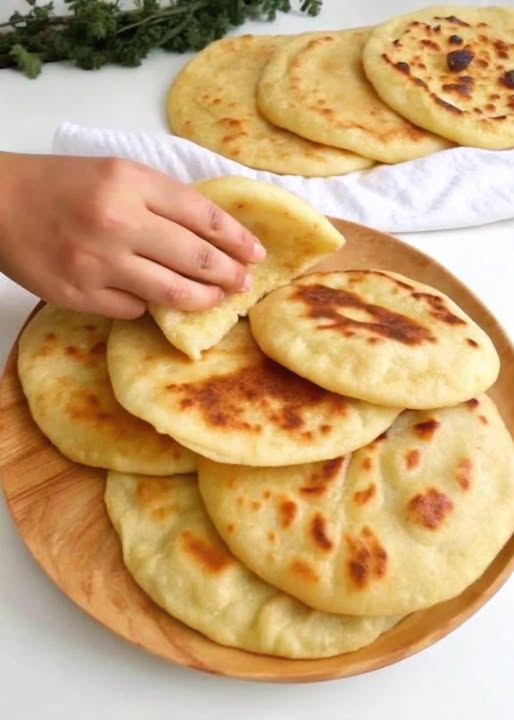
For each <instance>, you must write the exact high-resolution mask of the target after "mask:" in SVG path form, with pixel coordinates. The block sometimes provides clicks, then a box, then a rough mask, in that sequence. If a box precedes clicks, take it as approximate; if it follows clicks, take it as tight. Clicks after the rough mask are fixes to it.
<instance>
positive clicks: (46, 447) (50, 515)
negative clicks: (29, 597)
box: [0, 221, 514, 682]
mask: <svg viewBox="0 0 514 720" xmlns="http://www.w3.org/2000/svg"><path fill="white" fill-rule="evenodd" d="M334 222H335V224H336V226H337V227H338V228H339V229H340V230H341V231H342V232H343V233H344V235H345V236H346V238H347V241H348V242H347V244H346V246H345V247H344V248H343V249H342V251H341V252H339V253H338V254H337V255H336V256H333V257H332V258H331V259H330V261H326V262H324V263H323V264H322V265H321V266H320V267H322V268H323V269H335V268H341V269H342V268H348V267H354V268H356V267H363V268H366V267H369V268H378V269H384V270H394V271H396V272H399V273H403V274H405V275H407V276H410V277H412V278H414V279H417V280H420V281H422V282H425V283H427V284H429V285H434V286H435V287H437V288H439V289H440V290H441V291H443V292H444V293H447V294H448V295H449V296H450V297H452V298H453V299H454V300H455V301H456V302H457V303H458V304H459V305H460V306H461V307H462V308H463V309H464V310H465V311H466V312H467V313H468V314H469V315H470V316H471V317H472V318H473V319H474V320H475V321H476V322H477V323H478V324H479V325H481V326H482V327H483V328H484V329H485V330H486V331H487V332H488V333H489V335H490V336H491V338H492V339H493V341H494V343H495V345H496V348H497V349H498V352H499V353H500V356H501V358H502V368H503V369H502V372H501V375H500V378H499V380H498V382H497V383H496V385H495V386H494V388H493V389H492V390H491V393H490V394H491V396H492V398H493V399H494V400H495V402H496V403H497V405H498V407H499V409H500V412H501V414H502V416H503V418H504V420H505V422H506V424H507V426H508V428H509V430H510V432H511V433H513V431H514V400H513V393H512V389H513V387H514V349H513V347H512V345H511V344H510V342H509V339H508V337H506V335H505V332H504V331H503V330H502V328H501V327H500V326H499V325H498V323H497V322H496V320H495V319H494V318H493V317H492V316H491V314H490V313H489V312H488V311H487V310H486V308H485V307H484V306H483V305H482V304H481V303H480V302H479V301H478V300H477V299H476V298H475V297H474V296H473V295H472V294H471V293H470V292H469V290H467V289H466V288H465V287H464V286H463V285H462V284H461V283H460V282H459V281H458V280H457V279H456V278H454V277H453V276H452V275H451V274H450V273H449V272H447V271H446V270H445V269H444V268H443V267H441V266H440V265H438V264H437V263H436V262H434V261H433V260H431V259H430V258H428V257H427V256H425V255H423V254H422V253H420V252H418V251H417V250H414V249H413V248H411V247H409V246H408V245H405V244H403V243H402V242H400V241H399V240H396V239H395V238H392V237H390V236H388V235H383V234H381V233H378V232H376V231H374V230H370V229H368V228H364V227H361V226H358V225H354V224H352V223H347V222H342V221H334ZM0 472H1V475H2V484H3V489H4V492H5V495H6V498H7V503H8V505H9V509H10V511H11V514H12V516H13V518H14V521H15V523H16V525H17V527H18V530H19V532H20V535H21V536H22V537H23V539H24V540H25V542H26V544H27V546H28V547H29V549H30V551H31V552H32V554H33V555H34V557H35V558H36V560H37V561H38V562H39V563H40V565H41V566H42V567H43V568H44V570H45V571H46V572H47V573H48V575H49V576H50V577H51V578H52V580H54V582H55V583H56V584H57V585H58V586H59V587H60V588H61V590H62V591H63V592H65V593H66V594H67V595H68V596H69V597H70V598H71V599H72V600H73V601H74V602H75V603H77V605H79V606H80V607H81V608H82V609H83V610H85V611H86V612H87V613H89V614H90V615H91V616H92V617H93V618H95V619H96V620H98V621H99V622H101V623H103V624H104V625H105V626H106V627H108V628H110V629H111V630H113V631H114V632H115V633H117V634H118V635H121V636H122V637H124V638H126V639H127V640H129V641H130V642H132V643H134V644H136V645H138V646H139V647H142V648H144V649H145V650H148V651H149V652H151V653H154V654H156V655H159V656H161V657H162V658H165V659H166V660H171V661H172V662H175V663H178V664H180V665H185V666H188V667H191V668H195V669H197V670H204V671H207V672H211V673H217V674H220V675H227V676H231V677H239V678H246V679H253V680H272V681H276V682H307V681H314V680H326V679H330V678H340V677H348V676H350V675H356V674H358V673H362V672H366V671H368V670H374V669H376V668H380V667H384V666H385V665H390V664H391V663H394V662H396V661H397V660H400V659H402V658H405V657H407V656H408V655H412V654H413V653H416V652H419V651H420V650H422V649H423V648H425V647H427V646H429V645H431V644H432V643H434V642H435V641H436V640H439V639H440V638H442V637H443V636H445V635H447V634H448V633H449V632H450V631H452V630H453V629H454V628H456V627H457V626H458V625H460V624H461V623H463V622H464V621H465V620H466V619H467V618H468V617H469V616H470V615H472V614H473V613H474V612H475V611H476V610H477V609H478V608H479V607H480V606H481V605H483V604H484V603H485V602H486V601H487V600H488V599H489V598H490V597H491V596H492V595H493V594H494V593H495V592H496V590H498V588H499V587H500V586H501V585H502V584H503V583H504V582H505V580H506V579H507V578H508V576H509V575H510V573H511V572H512V571H513V570H514V536H513V537H512V538H511V539H510V541H509V542H508V543H507V545H506V546H505V547H504V548H503V550H502V551H501V552H500V553H499V555H498V556H497V557H496V558H495V560H494V561H493V562H492V563H491V565H490V566H489V568H488V569H487V570H486V572H485V573H484V574H483V575H482V577H481V578H480V579H479V580H477V581H476V582H475V583H474V584H473V585H472V586H471V587H469V588H468V589H467V590H466V591H465V592H464V593H462V594H461V595H459V596H458V597H457V598H454V599H453V600H449V601H447V602H444V603H440V604H439V605H436V606H434V607H433V608H430V609H428V610H424V611H422V612H417V613H414V614H413V615H411V616H409V617H408V618H407V619H405V620H404V621H403V622H401V623H400V624H399V625H398V626H397V627H396V628H394V629H393V630H391V631H389V632H388V633H386V634H385V635H383V636H382V637H381V638H379V639H378V640H377V641H376V642H374V643H373V644H372V645H370V646H369V647H367V648H364V649H362V650H359V651H357V652H353V653H348V654H345V655H339V656H337V657H333V658H328V659H321V660H287V659H282V658H274V657H269V656H264V655H255V654H253V653H249V652H244V651H241V650H235V649H233V648H227V647H223V646H221V645H217V644H216V643H214V642H211V641H210V640H208V639H207V638H205V637H203V636H202V635H200V634H199V633H197V632H195V631H193V630H190V629H189V628H187V627H186V626H184V625H182V624H181V623H180V622H178V621H176V620H174V619H173V618H172V617H170V616H169V615H167V614H166V613H165V612H164V611H162V610H160V609H159V608H158V607H157V606H156V605H155V604H154V603H153V602H152V601H151V600H150V599H149V598H148V597H146V595H145V594H144V593H143V592H142V591H141V590H140V589H139V588H138V587H137V585H136V584H135V583H134V582H133V580H132V579H131V578H130V576H129V575H128V573H127V572H126V570H125V568H124V566H123V564H122V560H121V552H120V546H119V542H118V538H117V536H116V535H115V533H114V530H113V529H112V527H111V525H110V523H109V520H108V518H107V514H106V512H105V509H104V504H103V491H104V477H105V474H104V472H103V471H100V470H95V469H92V468H87V467H84V466H81V465H77V464H74V463H71V462H69V461H68V460H66V459H65V458H64V457H62V456H61V455H60V453H59V452H58V451H57V450H56V449H55V448H54V447H53V446H52V445H51V444H50V443H49V442H48V440H46V438H45V437H43V435H42V434H41V433H40V432H39V430H38V429H37V427H36V426H35V425H34V423H33V421H32V419H31V417H30V414H29V411H28V407H27V404H26V402H25V400H24V397H23V393H22V391H21V387H20V384H19V381H18V378H17V374H16V347H14V348H13V350H12V352H11V355H10V357H9V360H8V363H7V367H6V370H5V374H4V377H3V379H2V382H1V385H0Z"/></svg>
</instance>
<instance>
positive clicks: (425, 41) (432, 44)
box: [419, 38, 441, 50]
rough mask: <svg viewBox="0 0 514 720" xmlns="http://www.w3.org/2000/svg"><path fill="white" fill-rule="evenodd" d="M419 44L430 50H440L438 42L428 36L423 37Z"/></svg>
mask: <svg viewBox="0 0 514 720" xmlns="http://www.w3.org/2000/svg"><path fill="white" fill-rule="evenodd" d="M419 44H420V45H421V46H422V47H425V48H428V49H429V50H440V49H441V48H440V46H439V44H438V43H436V42H434V41H433V40H429V39H428V38H423V39H422V40H420V41H419Z"/></svg>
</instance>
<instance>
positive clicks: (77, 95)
mask: <svg viewBox="0 0 514 720" xmlns="http://www.w3.org/2000/svg"><path fill="white" fill-rule="evenodd" d="M422 4H423V3H420V2H415V1H414V2H413V1H412V0H411V1H410V2H409V1H408V0H401V1H400V0H377V1H375V2H373V0H325V1H324V3H323V5H324V9H323V12H322V15H321V16H320V17H319V18H317V19H316V20H315V21H313V20H312V19H306V18H305V17H301V16H299V15H298V14H296V15H295V14H291V15H289V16H282V17H281V18H280V19H279V20H278V21H277V22H276V23H275V24H274V25H273V26H269V25H265V24H252V25H250V24H249V25H247V26H245V28H244V30H245V31H247V32H248V31H250V32H259V33H265V32H291V33H292V32H297V31H307V30H311V29H312V30H314V29H318V28H319V29H321V28H340V27H350V26H356V25H366V24H372V23H375V22H377V21H379V20H382V19H385V18H387V17H388V16H390V15H392V14H396V13H399V12H403V11H406V10H411V9H413V8H416V7H421V6H422ZM454 4H458V3H454ZM460 4H464V3H460ZM478 4H486V3H478ZM504 4H509V3H506V2H505V3H504ZM510 4H513V3H510ZM22 6H23V3H22V2H15V1H10V0H7V1H5V0H2V1H1V2H0V19H3V18H4V17H7V16H8V14H9V13H10V12H11V11H12V10H13V9H15V8H20V7H22ZM186 59H187V56H182V57H179V56H172V55H165V54H160V53H156V54H154V55H153V56H152V57H151V58H150V59H148V60H147V61H146V62H145V63H144V65H143V66H142V67H141V68H138V69H130V70H126V69H121V68H107V69H102V70H101V71H99V72H92V73H87V72H83V71H79V70H75V69H72V68H70V67H66V66H62V65H61V66H50V67H46V68H45V69H44V73H43V75H42V76H41V77H40V78H39V79H38V80H36V81H30V80H27V79H25V78H24V77H22V76H20V75H19V74H16V73H15V72H13V71H6V70H2V71H0V148H2V149H4V150H15V151H20V152H48V151H49V149H50V145H51V139H52V135H53V132H54V130H55V128H56V126H57V125H58V124H59V123H60V122H61V121H63V120H69V121H72V122H77V123H80V124H83V125H90V126H104V127H108V126H111V127H117V128H126V129H140V130H146V131H160V132H162V131H163V130H164V131H165V130H166V125H165V120H164V113H163V98H164V94H165V92H166V89H167V86H168V84H169V81H170V79H171V78H172V76H173V75H174V74H175V73H176V71H177V70H178V68H179V67H180V66H181V64H182V63H183V62H184V61H185V60H186ZM513 172H514V168H513ZM477 182H480V178H477ZM0 192H1V188H0ZM27 209H28V211H30V199H29V198H28V199H27ZM513 215H514V210H513ZM403 239H404V240H406V241H407V242H410V243H412V244H413V245H415V246H416V247H418V248H420V249H422V250H424V251H425V252H427V253H428V254H431V255H433V256H434V257H435V258H437V259H438V260H440V261H441V262H443V263H444V264H445V265H446V266H447V267H448V268H450V269H451V270H452V271H453V272H454V273H455V274H456V275H458V276H459V277H460V278H461V279H462V280H463V281H464V282H466V283H467V284H468V285H469V286H470V287H471V288H472V289H473V290H474V291H475V292H476V293H477V294H478V295H479V296H480V297H481V298H482V299H483V301H484V302H485V303H486V304H487V305H488V306H489V308H490V309H491V310H492V311H493V312H494V313H495V314H496V315H497V316H498V318H499V319H500V321H501V322H502V323H503V324H504V326H505V327H506V329H507V331H508V332H509V334H510V336H511V337H513V338H514V314H513V311H512V307H513V305H514V302H513V301H514V290H513V280H514V221H510V222H504V223H498V224H495V225H488V226H485V227H481V228H474V229H471V230H470V229H467V230H454V231H451V232H438V233H423V234H416V235H413V234H411V235H406V236H403ZM29 261H30V256H29ZM34 302H35V298H33V297H32V296H31V295H29V293H27V292H25V291H24V290H22V289H21V288H18V287H17V286H15V285H14V284H12V283H11V282H10V281H8V280H7V278H5V277H3V276H2V275H0V366H1V365H2V364H3V361H4V359H5V357H6V354H7V351H8V349H9V347H10V345H11V343H12V340H13V339H14V337H15V334H16V332H17V330H18V328H19V326H20V324H21V322H22V320H23V318H24V317H25V316H26V314H27V312H28V310H29V308H30V307H31V306H32V305H33V304H34ZM513 391H514V389H513ZM238 716H243V717H244V718H245V720H254V719H259V720H260V719H261V718H262V719H263V720H264V719H265V720H282V719H283V718H287V717H289V716H291V717H294V718H295V720H303V719H304V718H305V719H306V720H307V718H308V719H309V720H312V718H313V717H314V718H316V720H324V719H325V718H338V720H350V719H352V720H353V719H354V718H355V719H357V718H358V719H359V720H404V719H405V720H407V719H408V720H411V719H414V720H434V719H435V720H446V718H448V719H450V718H451V720H460V719H461V718H466V719H467V720H489V718H494V720H507V718H509V719H511V718H513V717H514V580H511V581H509V582H508V583H507V584H506V585H505V586H504V588H503V589H502V590H501V591H500V592H499V593H498V594H497V595H496V596H495V597H494V598H493V599H492V600H491V601H490V602H489V603H488V604H487V606H486V607H485V608H483V609H482V610H480V611H479V612H478V613H477V614H476V615H475V616H474V617H473V618H472V619H470V620H469V621H468V622H467V623H466V624H465V625H464V626H463V627H461V628H459V629H458V630H456V631H455V632H454V633H453V634H452V635H450V636H449V637H447V638H446V639H444V640H442V641H440V642H439V643H437V644H436V645H435V646H433V647H432V648H429V649H428V650H425V651H424V652H422V653H421V654H419V655H417V656H415V657H413V658H410V659H407V660H405V661H403V662H401V663H399V664H396V665H394V666H392V667H389V668H387V669H384V670H380V671H377V672H374V673H372V674H369V675H364V676H361V677H357V678H351V679H347V680H340V681H332V682H328V683H317V684H311V685H273V684H254V683H248V682H240V681H232V680H226V679H220V678H216V677H211V676H207V675H203V674H199V673H194V672H192V671H186V670H183V669H181V668H178V667H174V666H172V665H168V664H165V663H164V662H162V661H160V660H157V659H155V658H153V657H151V656H149V655H146V654H145V653H144V652H142V651H140V650H138V649H136V648H135V647H132V646H130V645H128V644H127V643H125V642H123V641H122V640H119V639H118V638H116V637H114V636H113V635H111V634H110V633H109V632H108V631H107V630H105V629H104V628H103V627H100V626H98V625H97V624H96V623H95V622H94V621H93V620H91V619H90V618H89V617H87V616H86V615H84V614H83V613H82V612H81V611H80V610H78V609H77V608H76V607H75V606H74V605H73V604H72V603H71V602H70V601H69V600H68V599H67V598H66V597H64V596H63V595H62V594H61V593H60V592H59V591H58V590H57V588H56V587H54V586H53V584H52V583H51V582H50V581H49V580H48V579H47V578H46V576H45V575H44V574H43V572H42V571H41V570H40V569H39V567H38V566H37V565H36V563H35V562H34V561H33V560H32V558H31V557H30V555H29V554H28V552H27V551H26V549H25V547H24V545H23V543H22V541H21V540H20V539H19V537H18V535H17V534H16V531H15V529H14V527H13V524H12V522H11V520H10V517H9V515H8V512H7V509H6V507H5V504H4V503H3V501H1V500H0V717H1V718H5V719H6V720H18V719H23V720H25V719H26V718H27V719H28V718H38V719H41V720H46V719H47V718H48V719H50V718H52V720H61V718H70V719H71V718H73V720H80V719H82V718H91V719H92V720H93V719H94V720H104V719H107V718H108V719H109V720H113V719H114V720H117V719H118V718H121V717H123V720H132V718H134V720H136V719H137V720H141V718H152V720H153V719H155V720H160V719H161V718H162V719H164V718H166V719H168V718H174V717H180V718H187V719H189V718H192V719H193V720H196V719H201V718H209V719H212V720H217V718H220V719H221V718H223V720H226V719H227V718H229V719H230V718H232V717H238Z"/></svg>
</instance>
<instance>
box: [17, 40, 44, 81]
mask: <svg viewBox="0 0 514 720" xmlns="http://www.w3.org/2000/svg"><path fill="white" fill-rule="evenodd" d="M9 54H10V55H11V57H13V58H14V60H15V61H16V66H17V68H18V69H19V70H21V72H22V73H23V74H24V75H26V76H27V77H28V78H31V79H34V78H36V77H37V76H38V75H39V73H40V72H41V67H42V65H43V63H42V61H41V58H40V57H39V55H38V54H37V53H32V52H29V51H28V50H26V49H25V48H24V47H23V45H20V44H19V43H16V45H13V47H12V48H11V51H10V53H9Z"/></svg>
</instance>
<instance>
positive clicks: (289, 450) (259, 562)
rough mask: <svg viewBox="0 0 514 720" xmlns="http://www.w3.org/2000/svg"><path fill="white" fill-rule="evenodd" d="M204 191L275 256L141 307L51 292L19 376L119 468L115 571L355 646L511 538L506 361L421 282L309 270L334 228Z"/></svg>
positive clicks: (217, 623)
mask: <svg viewBox="0 0 514 720" xmlns="http://www.w3.org/2000/svg"><path fill="white" fill-rule="evenodd" d="M198 187H199V189H200V191H201V192H202V193H204V194H205V195H207V196H208V197H209V198H210V199H212V200H214V201H215V202H216V203H218V204H219V205H220V206H221V207H223V208H224V209H225V210H226V211H228V212H230V213H231V214H233V215H234V216H235V217H236V218H237V219H238V220H239V221H240V222H241V223H242V224H244V225H245V226H246V227H247V228H248V229H249V230H250V231H251V232H253V233H255V234H256V235H257V236H258V237H259V239H260V240H261V242H262V243H263V244H264V246H265V247H266V249H267V257H266V259H265V261H264V262H262V263H261V264H259V265H256V266H254V267H253V268H252V274H253V281H254V282H253V287H252V290H251V291H250V292H248V293H246V294H243V295H242V294H238V295H234V296H228V297H226V298H225V299H224V300H223V301H222V303H221V304H220V305H218V306H217V307H215V308H213V309H211V310H206V311H203V312H195V313H193V312H181V311H177V310H171V309H169V308H165V307H151V308H150V312H149V313H147V314H146V315H145V316H144V317H142V318H140V319H138V320H132V321H120V320H117V321H113V322H111V321H110V320H108V319H105V318H102V317H98V316H95V315H88V314H81V313H77V312H72V311H69V310H63V309H60V308H57V307H52V306H50V305H46V306H45V307H43V309H41V310H40V311H39V312H38V313H37V314H36V315H35V316H34V317H33V318H32V320H31V321H30V322H29V324H28V325H27V326H26V328H25V329H24V331H23V333H22V335H21V338H20V342H19V356H18V372H19V377H20V380H21V383H22V386H23V390H24V393H25V395H26V397H27V400H28V403H29V406H30V410H31V413H32V416H33V418H34V420H35V422H36V423H37V424H38V426H39V427H40V429H41V431H42V432H43V433H44V434H45V435H46V436H47V437H48V438H49V440H50V441H51V442H52V443H53V444H54V445H55V446H56V447H57V448H58V449H59V450H60V451H61V452H62V453H63V454H64V455H65V456H66V457H68V458H70V459H71V460H73V461H75V462H79V463H85V464H88V465H92V466H96V467H101V468H106V469H107V470H108V471H109V472H108V476H107V485H106V491H105V502H106V507H107V511H108V514H109V516H110V518H111V520H112V524H113V526H114V528H115V530H116V532H117V533H118V535H119V538H120V542H121V546H122V550H123V559H124V562H125V565H126V567H127V569H128V571H129V572H130V573H131V575H132V576H133V578H134V579H135V581H136V582H137V583H138V585H139V586H140V587H141V588H142V589H143V590H144V591H145V592H146V593H148V595H149V596H150V597H151V598H153V600H154V601H155V602H156V603H157V604H158V605H159V606H160V607H162V608H163V609H164V610H166V611H168V612H169V613H170V614H171V615H173V616H175V617H176V618H178V619H179V620H181V621H182V622H184V623H186V624H187V625H189V626H190V627H192V628H195V629H196V630H199V631H200V632H202V633H204V634H205V635H206V636H208V637H209V638H211V639H212V640H214V641H216V642H218V643H221V644H224V645H229V646H235V647H238V648H243V649H245V650H248V651H253V652H257V653H266V654H271V655H279V656H285V657H290V658H320V657H327V656H331V655H337V654H340V653H345V652H349V651H352V650H355V649H357V648H359V647H362V646H365V645H368V644H370V643H372V642H373V641H374V640H375V639H376V638H377V637H378V636H379V635H380V634H381V633H383V632H385V631H387V630H388V629H390V628H391V627H392V626H393V625H395V624H396V623H398V622H400V621H401V619H402V618H403V617H404V616H405V615H408V614H409V613H412V612H414V611H416V610H419V609H422V608H426V607H429V606H431V605H434V604H435V603H438V602H441V601H443V600H446V599H447V598H451V597H453V596H456V595H458V594H459V593H461V592H462V591H463V590H464V589H465V588H466V587H468V586H469V585H470V584H471V583H473V582H474V581H475V580H476V579H477V578H478V577H479V576H480V575H481V574H482V573H483V572H484V570H485V569H486V567H487V566H488V565H489V563H490V562H491V561H492V560H493V559H494V557H495V556H496V554H497V553H498V552H499V550H500V549H501V548H502V546H503V545H504V544H505V542H506V541H507V540H508V539H509V537H510V536H511V534H512V532H513V531H514V453H513V442H512V439H511V437H510V435H509V433H508V431H507V429H506V427H505V425H504V424H503V422H502V419H501V417H500V415H499V413H498V410H497V409H496V407H495V405H494V404H493V402H492V401H491V400H490V399H489V398H488V396H487V395H486V394H485V392H486V391H487V389H488V388H489V387H490V386H491V385H492V384H493V383H494V381H495V379H496V377H497V375H498V372H499V358H498V355H497V352H496V350H495V348H494V346H493V344H492V342H491V340H490V339H489V338H488V336H487V335H486V333H485V332H484V331H483V330H482V329H481V328H479V327H478V326H477V325H476V324H475V323H474V322H473V321H472V320H471V319H470V318H469V317H467V316H466V314H465V313H464V312H463V311H462V310H461V309H460V308H459V307H458V306H457V305H456V304H455V303H454V302H452V300H450V299H449V298H448V297H446V296H445V295H443V294H442V293H441V292H439V291H438V290H436V289H434V288H432V287H429V286H427V285H424V284H422V283H420V282H418V281H415V280H412V279H409V278H406V277H403V276H401V275H398V274H395V273H392V272H384V271H381V270H377V269H368V268H364V269H361V268H355V269H352V270H347V271H344V272H343V271H340V272H325V273H322V272H311V273H310V274H305V273H306V271H307V270H308V269H309V267H311V266H312V265H313V264H315V263H316V262H317V261H320V260H322V259H324V258H327V257H329V256H330V255H331V254H332V253H334V252H335V251H337V250H338V249H339V248H341V246H342V245H343V244H344V238H343V237H342V236H341V235H340V234H339V233H338V231H337V230H336V229H335V228H334V226H333V225H332V224H331V223H330V222H329V221H328V220H327V219H326V218H324V217H323V216H322V215H320V214H319V213H318V212H316V211H315V210H314V209H313V208H312V207H310V206H309V205H308V204H307V203H305V202H304V201H303V200H300V199H298V198H296V197H295V196H293V195H291V194H290V193H288V192H287V191H285V190H282V189H279V188H276V187H274V186H270V185H267V184H263V183H259V182H256V181H253V180H248V179H244V178H236V177H225V178H218V179H215V180H209V181H207V182H204V183H202V184H200V185H199V186H198ZM343 252H344V250H343Z"/></svg>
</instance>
